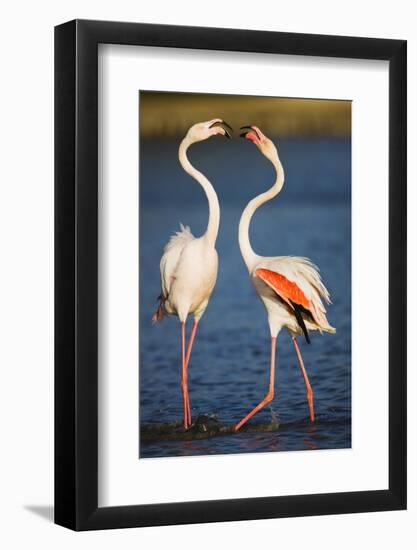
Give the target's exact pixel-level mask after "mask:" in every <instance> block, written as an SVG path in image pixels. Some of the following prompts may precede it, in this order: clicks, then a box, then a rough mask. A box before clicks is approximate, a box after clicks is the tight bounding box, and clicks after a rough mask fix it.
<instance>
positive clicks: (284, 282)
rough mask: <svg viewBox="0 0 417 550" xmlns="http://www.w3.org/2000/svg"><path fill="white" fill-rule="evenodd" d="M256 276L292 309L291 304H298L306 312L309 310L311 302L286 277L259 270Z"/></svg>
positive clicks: (267, 270)
mask: <svg viewBox="0 0 417 550" xmlns="http://www.w3.org/2000/svg"><path fill="white" fill-rule="evenodd" d="M256 275H257V276H258V277H259V278H260V279H262V280H263V281H264V283H266V284H267V285H268V286H269V287H270V288H272V290H274V291H275V292H276V293H277V294H278V296H279V297H280V298H281V299H282V300H284V302H286V303H287V304H288V305H289V306H290V307H291V308H292V309H294V305H293V304H298V305H300V306H302V307H303V308H305V309H307V310H309V309H310V308H311V300H310V299H309V298H307V296H306V295H305V293H304V292H303V291H302V290H301V288H300V287H299V286H298V285H297V283H295V282H294V281H290V280H289V279H287V277H285V276H284V275H281V273H277V272H276V271H271V270H270V269H263V268H259V269H257V270H256Z"/></svg>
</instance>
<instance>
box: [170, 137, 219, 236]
mask: <svg viewBox="0 0 417 550" xmlns="http://www.w3.org/2000/svg"><path fill="white" fill-rule="evenodd" d="M192 143H193V142H192V141H190V140H189V139H188V138H187V136H186V137H185V138H184V139H183V140H182V142H181V144H180V147H179V150H178V158H179V161H180V163H181V166H182V167H183V168H184V170H185V171H186V172H187V174H189V175H190V176H191V177H193V178H194V179H196V180H197V181H198V183H199V184H200V185H201V187H202V188H203V190H204V192H205V194H206V197H207V201H208V205H209V219H208V224H207V229H206V232H205V234H204V238H205V239H206V240H207V241H208V242H209V243H210V244H212V245H213V246H214V245H215V243H216V239H217V234H218V232H219V224H220V206H219V200H218V198H217V194H216V191H215V190H214V188H213V186H212V185H211V183H210V182H209V180H208V179H207V178H206V176H205V175H204V174H202V173H201V172H199V171H198V170H197V169H196V168H194V166H193V165H192V164H191V162H190V161H189V160H188V157H187V149H188V147H189V146H190V145H192Z"/></svg>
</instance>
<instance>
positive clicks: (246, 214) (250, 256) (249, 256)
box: [239, 156, 284, 271]
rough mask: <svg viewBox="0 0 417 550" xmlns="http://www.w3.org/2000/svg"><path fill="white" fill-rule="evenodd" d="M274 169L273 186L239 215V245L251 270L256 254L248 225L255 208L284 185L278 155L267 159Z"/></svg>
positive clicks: (268, 199)
mask: <svg viewBox="0 0 417 550" xmlns="http://www.w3.org/2000/svg"><path fill="white" fill-rule="evenodd" d="M269 160H270V161H271V162H272V164H273V165H274V168H275V170H276V180H275V183H274V184H273V186H272V187H271V188H270V189H268V191H265V192H264V193H261V194H260V195H258V196H257V197H255V198H254V199H252V200H251V201H249V202H248V204H247V205H246V208H245V209H244V211H243V213H242V216H241V217H240V222H239V246H240V251H241V253H242V256H243V259H244V261H245V264H246V266H247V268H248V270H249V271H251V270H252V266H253V263H254V262H255V260H256V259H257V258H258V255H257V254H255V252H254V251H253V248H252V246H251V244H250V239H249V226H250V222H251V219H252V216H253V215H254V213H255V212H256V210H257V209H258V208H259V207H260V206H261V205H262V204H264V203H266V202H268V201H270V200H271V199H273V198H274V197H276V196H277V195H278V193H279V192H280V191H281V189H282V186H283V185H284V169H283V167H282V164H281V162H280V160H279V158H278V156H277V157H276V158H275V157H274V158H273V159H269Z"/></svg>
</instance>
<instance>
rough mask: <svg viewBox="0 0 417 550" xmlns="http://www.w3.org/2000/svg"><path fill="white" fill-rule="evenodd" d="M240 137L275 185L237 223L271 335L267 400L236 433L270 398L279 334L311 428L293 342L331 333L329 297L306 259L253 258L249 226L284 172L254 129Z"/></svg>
mask: <svg viewBox="0 0 417 550" xmlns="http://www.w3.org/2000/svg"><path fill="white" fill-rule="evenodd" d="M241 132H242V133H241V134H240V135H241V137H243V138H246V139H248V140H250V141H252V142H253V143H254V144H255V145H256V146H257V148H258V149H259V151H260V152H261V153H262V154H263V155H264V156H265V157H266V158H267V159H268V160H269V161H270V162H271V163H272V165H273V166H274V168H275V171H276V180H275V183H274V184H273V185H272V187H271V188H270V189H269V190H268V191H266V192H264V193H261V194H260V195H258V196H257V197H255V198H254V199H252V200H251V201H249V203H248V204H247V206H246V208H245V209H244V211H243V213H242V216H241V218H240V222H239V247H240V251H241V254H242V256H243V259H244V261H245V264H246V266H247V268H248V272H249V276H250V279H251V281H252V283H253V285H254V287H255V290H256V292H257V294H258V296H259V298H260V299H261V301H262V302H263V304H264V306H265V308H266V312H267V315H268V324H269V329H270V334H271V352H270V357H271V361H270V374H269V388H268V392H267V394H266V396H265V397H264V399H262V401H261V402H260V403H259V404H258V405H256V407H254V408H253V409H252V410H251V411H250V412H249V413H248V414H247V415H246V416H245V417H244V418H243V419H242V420H241V421H240V422H238V424H236V425H235V430H236V431H238V430H239V429H240V428H241V427H242V426H243V424H245V422H247V421H248V420H249V419H250V418H251V417H252V416H253V415H254V414H256V413H257V412H258V411H259V410H260V409H262V407H264V406H265V405H266V404H267V403H270V402H271V401H272V400H273V398H274V378H275V351H276V339H277V336H278V334H279V332H280V331H281V329H282V328H286V329H287V330H288V332H289V334H290V336H291V338H292V342H293V344H294V348H295V352H296V355H297V359H298V364H299V366H300V369H301V373H302V376H303V378H304V383H305V386H306V393H307V403H308V408H309V416H310V421H311V422H314V402H313V390H312V388H311V384H310V381H309V378H308V375H307V371H306V369H305V366H304V362H303V358H302V355H301V351H300V348H299V346H298V343H297V340H296V336H297V335H303V334H304V336H305V339H306V341H307V343H310V337H309V331H312V330H319V331H320V333H323V332H329V333H335V332H336V329H335V328H333V327H332V326H330V324H329V322H328V321H327V318H326V310H325V308H324V305H323V301H324V302H325V303H327V304H330V303H331V301H330V295H329V292H328V290H327V289H326V287H325V286H324V284H323V282H322V280H321V277H320V274H319V270H318V268H317V267H316V266H315V265H314V264H313V263H312V262H311V261H310V260H309V259H308V258H303V257H296V256H275V257H265V256H259V255H258V254H256V253H255V252H254V251H253V249H252V247H251V244H250V240H249V224H250V221H251V219H252V216H253V215H254V213H255V211H256V210H257V209H258V208H259V207H260V206H261V205H262V204H264V203H266V202H267V201H270V200H271V199H273V198H274V197H276V196H277V195H278V193H279V192H280V191H281V189H282V187H283V185H284V169H283V167H282V164H281V161H280V159H279V157H278V151H277V148H276V147H275V145H274V143H273V142H272V141H271V140H270V139H268V138H267V137H266V136H265V135H264V134H263V133H262V132H261V130H260V129H259V128H258V127H257V126H242V127H241Z"/></svg>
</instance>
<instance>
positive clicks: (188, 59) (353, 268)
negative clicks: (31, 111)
mask: <svg viewBox="0 0 417 550" xmlns="http://www.w3.org/2000/svg"><path fill="white" fill-rule="evenodd" d="M55 158H56V165H55V196H56V203H55V204H56V210H55V219H56V226H55V235H56V238H55V243H56V248H55V258H56V287H55V288H56V330H55V334H56V340H55V353H56V355H55V357H56V360H55V380H56V385H55V400H56V401H55V410H56V416H55V440H56V443H55V464H56V468H55V521H56V523H58V524H60V525H63V526H66V527H69V528H71V529H75V530H88V529H105V528H117V527H119V528H122V527H139V526H151V525H168V524H178V523H198V522H213V521H232V520H244V519H260V518H273V517H274V518H278V517H288V516H305V515H322V514H337V513H353V512H369V511H381V510H400V509H404V508H405V507H406V351H405V350H406V42H405V41H402V40H385V39H373V38H353V37H338V36H319V35H305V34H288V33H279V32H276V33H275V32H259V31H245V30H236V29H214V28H213V29H210V28H193V27H173V26H161V25H148V24H139V23H116V22H104V21H101V22H99V21H79V20H77V21H71V22H68V23H65V24H63V25H60V26H58V27H56V30H55Z"/></svg>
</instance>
